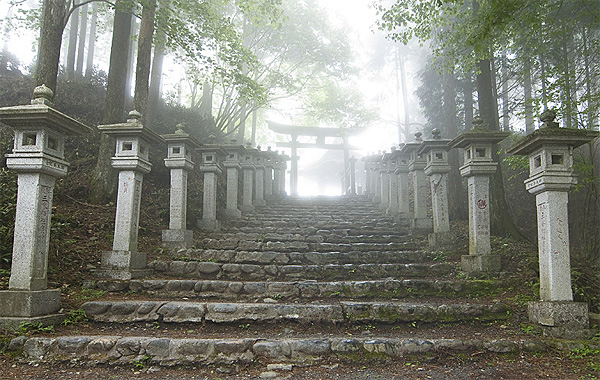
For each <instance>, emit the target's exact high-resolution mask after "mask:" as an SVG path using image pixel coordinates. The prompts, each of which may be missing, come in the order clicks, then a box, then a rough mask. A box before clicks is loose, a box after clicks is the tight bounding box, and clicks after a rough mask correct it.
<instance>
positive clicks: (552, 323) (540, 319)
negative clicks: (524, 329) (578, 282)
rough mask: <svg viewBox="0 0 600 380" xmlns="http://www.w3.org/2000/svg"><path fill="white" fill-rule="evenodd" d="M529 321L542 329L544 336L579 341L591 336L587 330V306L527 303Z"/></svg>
mask: <svg viewBox="0 0 600 380" xmlns="http://www.w3.org/2000/svg"><path fill="white" fill-rule="evenodd" d="M528 314H529V321H530V322H533V323H537V324H539V325H541V326H543V327H544V335H546V336H553V337H561V338H570V339H581V338H586V337H589V336H590V334H591V335H593V332H592V330H590V329H589V323H590V322H589V312H588V305H587V303H585V302H573V301H537V302H529V305H528Z"/></svg>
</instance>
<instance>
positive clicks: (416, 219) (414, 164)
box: [400, 132, 433, 233]
mask: <svg viewBox="0 0 600 380" xmlns="http://www.w3.org/2000/svg"><path fill="white" fill-rule="evenodd" d="M421 136H422V133H421V132H417V133H415V141H413V142H409V143H406V144H405V145H404V146H403V147H402V149H400V153H401V154H403V155H406V156H408V170H409V172H410V174H411V175H412V183H413V219H412V220H411V225H410V227H411V230H412V231H413V233H428V232H430V231H431V229H432V226H433V222H432V220H431V218H430V217H429V216H428V215H427V197H428V196H429V192H430V190H429V185H428V183H427V178H426V176H425V171H424V170H425V166H426V165H427V159H426V157H425V156H423V155H422V154H420V153H419V152H418V150H419V148H420V147H421V144H422V143H423V139H422V138H421Z"/></svg>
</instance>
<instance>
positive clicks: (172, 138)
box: [160, 124, 202, 149]
mask: <svg viewBox="0 0 600 380" xmlns="http://www.w3.org/2000/svg"><path fill="white" fill-rule="evenodd" d="M176 128H177V130H176V131H175V133H169V134H165V135H160V137H162V139H163V140H165V141H166V142H167V143H184V144H186V145H188V146H189V147H190V148H191V149H196V148H199V147H200V146H202V144H200V142H199V141H198V139H196V138H195V137H193V136H190V135H189V134H188V133H187V132H186V131H185V129H186V125H185V124H177V127H176Z"/></svg>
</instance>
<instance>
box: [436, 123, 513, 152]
mask: <svg viewBox="0 0 600 380" xmlns="http://www.w3.org/2000/svg"><path fill="white" fill-rule="evenodd" d="M508 136H510V132H504V131H492V130H489V129H488V128H487V126H485V124H484V121H483V119H482V118H481V117H480V116H475V117H474V118H473V129H471V130H470V131H468V132H465V133H463V134H460V135H458V136H457V137H455V138H454V139H452V140H451V141H450V142H449V143H448V145H450V147H452V148H462V149H466V148H468V147H469V146H471V145H480V144H481V145H483V144H486V145H488V144H489V145H492V144H497V143H499V142H500V141H502V140H504V139H505V138H507V137H508Z"/></svg>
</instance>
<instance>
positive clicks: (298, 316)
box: [81, 300, 510, 323]
mask: <svg viewBox="0 0 600 380" xmlns="http://www.w3.org/2000/svg"><path fill="white" fill-rule="evenodd" d="M81 308H82V309H83V310H84V311H85V313H86V315H87V316H88V318H90V319H91V320H93V321H96V322H119V323H126V322H153V321H162V322H168V323H188V322H194V323H195V322H202V323H204V322H211V323H241V322H249V321H250V322H257V321H258V322H264V321H295V322H301V323H344V322H373V323H413V322H419V323H423V322H425V323H455V322H464V321H469V322H471V323H475V322H478V323H479V322H489V321H494V320H503V319H506V318H508V316H509V315H510V312H509V309H508V308H507V307H506V306H505V305H502V304H499V303H496V304H490V305H484V304H471V303H464V304H460V303H437V304H433V303H432V304H416V303H404V302H390V301H388V302H339V303H330V304H317V303H310V304H279V303H223V302H219V303H213V302H209V303H201V302H170V301H149V300H141V301H140V300H138V301H92V302H86V303H84V304H83V306H82V307H81Z"/></svg>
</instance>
